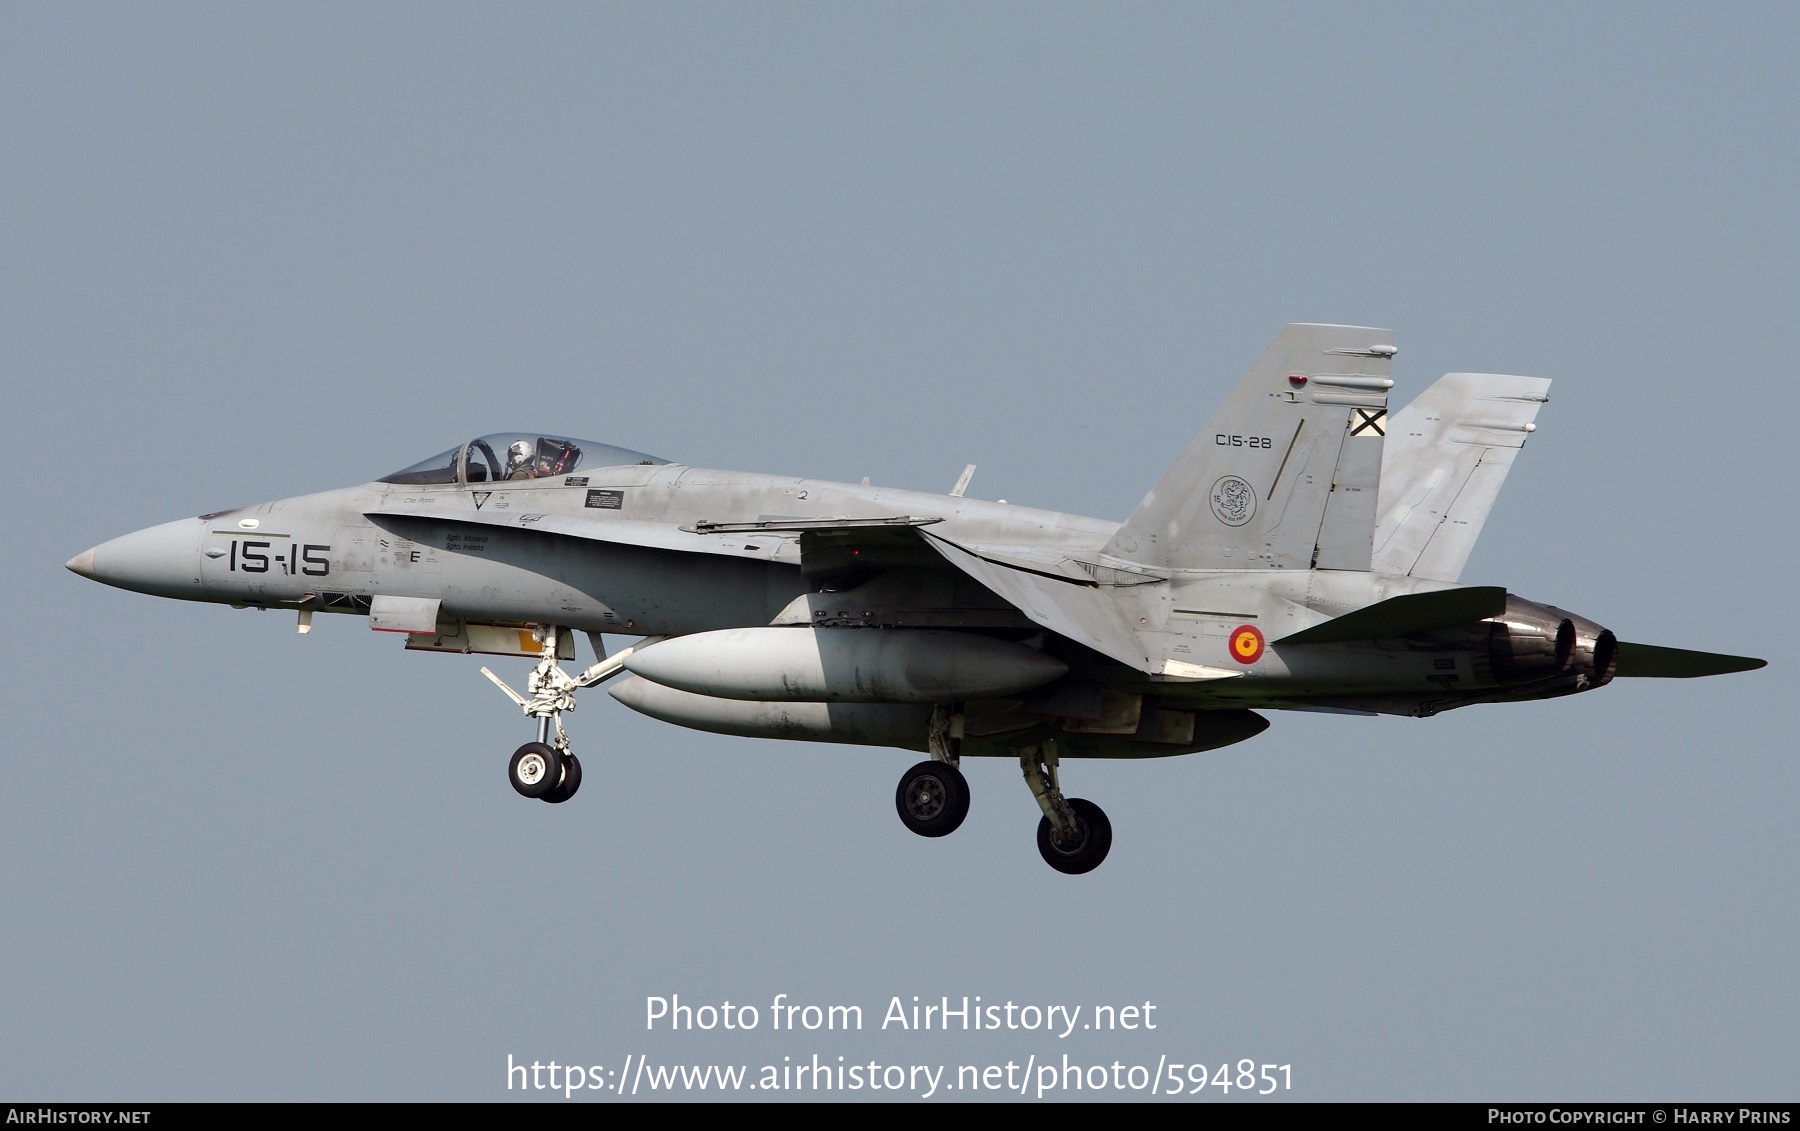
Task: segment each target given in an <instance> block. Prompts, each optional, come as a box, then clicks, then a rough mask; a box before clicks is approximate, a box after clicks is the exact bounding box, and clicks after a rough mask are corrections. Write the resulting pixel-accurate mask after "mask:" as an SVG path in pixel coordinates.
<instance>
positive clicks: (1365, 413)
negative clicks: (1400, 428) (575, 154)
mask: <svg viewBox="0 0 1800 1131" xmlns="http://www.w3.org/2000/svg"><path fill="white" fill-rule="evenodd" d="M1356 415H1357V417H1358V418H1359V419H1358V420H1357V422H1356V426H1355V427H1353V428H1351V429H1350V434H1351V435H1352V436H1360V435H1362V434H1363V433H1364V432H1373V433H1374V434H1375V435H1377V436H1385V435H1387V426H1386V425H1384V424H1382V423H1381V420H1382V418H1383V417H1385V416H1386V415H1387V409H1385V408H1359V409H1357V410H1356Z"/></svg>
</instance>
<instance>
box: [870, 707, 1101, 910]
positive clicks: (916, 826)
mask: <svg viewBox="0 0 1800 1131" xmlns="http://www.w3.org/2000/svg"><path fill="white" fill-rule="evenodd" d="M927 746H928V747H929V748H930V750H931V760H930V761H928V762H920V763H919V764H918V765H916V766H914V767H913V768H912V769H910V770H908V771H906V773H905V774H903V775H901V777H900V786H899V788H898V789H897V790H895V792H894V808H895V809H897V810H898V811H899V813H900V823H901V824H903V825H905V826H906V827H907V828H909V829H911V830H912V831H913V832H915V833H918V834H919V835H920V836H929V837H940V836H949V835H950V834H951V833H953V832H955V831H956V830H957V829H958V828H959V827H960V826H961V825H962V823H963V818H964V817H967V816H968V815H969V782H968V779H967V778H965V777H963V774H962V769H961V767H960V764H961V761H962V716H961V715H960V714H957V713H956V712H954V711H953V710H952V709H950V708H946V707H938V708H936V709H934V710H933V711H932V712H931V732H930V736H929V738H928V739H927ZM1019 768H1020V770H1022V771H1023V773H1024V775H1025V784H1026V785H1027V786H1029V787H1030V788H1031V795H1032V797H1034V798H1036V799H1037V803H1038V808H1040V809H1042V810H1043V814H1044V815H1043V817H1042V819H1040V820H1039V821H1038V829H1037V844H1038V853H1039V854H1040V855H1042V856H1043V858H1044V863H1046V864H1048V865H1050V866H1051V867H1052V868H1055V869H1056V870H1057V871H1059V872H1064V873H1067V874H1068V875H1072V876H1076V875H1080V874H1082V873H1083V872H1091V871H1093V870H1094V869H1095V868H1098V867H1099V866H1100V862H1101V861H1103V860H1105V859H1106V854H1107V853H1108V852H1109V851H1111V849H1112V822H1111V821H1109V820H1107V819H1106V813H1105V812H1104V811H1102V810H1101V808H1100V806H1098V805H1095V804H1094V803H1093V802H1092V801H1088V800H1086V799H1084V798H1080V797H1069V798H1065V797H1064V796H1063V793H1062V786H1061V784H1060V783H1059V782H1058V780H1057V768H1058V758H1057V754H1056V740H1055V739H1045V740H1044V741H1043V742H1041V743H1039V744H1038V745H1036V746H1030V747H1026V748H1025V749H1024V750H1021V751H1020V752H1019Z"/></svg>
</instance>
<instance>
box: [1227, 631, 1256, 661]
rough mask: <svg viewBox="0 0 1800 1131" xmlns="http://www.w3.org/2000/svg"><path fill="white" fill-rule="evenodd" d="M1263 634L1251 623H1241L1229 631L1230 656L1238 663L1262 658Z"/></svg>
mask: <svg viewBox="0 0 1800 1131" xmlns="http://www.w3.org/2000/svg"><path fill="white" fill-rule="evenodd" d="M1262 654H1263V634H1262V633H1261V632H1259V631H1258V630H1257V628H1256V626H1255V625H1253V624H1242V625H1239V626H1238V627H1237V628H1235V629H1233V630H1232V633H1231V658H1232V659H1234V660H1236V661H1237V662H1238V663H1240V664H1254V663H1255V662H1256V661H1258V660H1260V659H1262Z"/></svg>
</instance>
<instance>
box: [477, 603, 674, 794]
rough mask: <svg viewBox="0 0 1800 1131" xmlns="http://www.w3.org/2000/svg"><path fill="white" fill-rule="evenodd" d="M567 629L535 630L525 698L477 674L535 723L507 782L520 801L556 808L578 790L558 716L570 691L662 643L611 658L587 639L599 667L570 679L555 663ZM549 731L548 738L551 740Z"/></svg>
mask: <svg viewBox="0 0 1800 1131" xmlns="http://www.w3.org/2000/svg"><path fill="white" fill-rule="evenodd" d="M567 631H568V630H567V629H564V628H557V627H555V626H549V627H545V628H540V629H537V630H536V631H535V632H534V633H533V634H532V635H533V636H535V637H536V638H537V641H538V643H539V644H540V645H542V647H543V651H542V653H541V657H542V658H540V659H539V660H538V664H537V667H535V668H533V669H531V674H530V675H529V676H527V677H526V679H525V690H527V691H529V692H531V696H530V698H526V697H525V696H523V695H520V694H519V693H518V692H516V691H514V690H513V689H512V688H511V687H508V686H507V684H506V681H505V680H503V679H501V678H500V677H499V676H497V675H495V674H494V673H493V672H492V671H490V670H488V669H487V668H482V669H481V674H482V675H485V676H487V677H488V678H489V679H490V680H492V681H493V682H494V686H495V687H498V688H499V689H500V690H501V691H504V692H505V693H506V697H507V698H508V699H511V700H512V701H513V702H514V703H516V704H518V705H519V709H520V710H522V711H524V712H525V717H526V718H531V719H536V720H537V724H538V736H537V741H536V742H527V743H526V744H525V745H523V746H521V747H519V748H518V749H517V750H515V751H514V752H513V756H512V761H511V762H509V763H508V764H507V767H506V776H507V780H509V781H510V782H512V787H513V789H515V790H516V791H518V793H519V794H520V795H521V796H523V797H535V798H537V799H538V800H539V801H547V802H549V803H550V804H552V805H560V804H562V803H563V802H564V801H567V800H569V798H571V797H574V796H575V791H576V790H578V789H580V788H581V763H580V762H579V761H578V760H576V758H575V755H574V754H573V753H572V752H571V751H570V750H569V735H568V732H566V731H564V730H563V724H562V717H563V712H564V711H573V710H574V709H575V692H577V691H580V690H583V689H584V688H589V687H593V686H596V685H597V684H601V683H604V682H606V681H607V680H609V679H611V678H612V677H613V676H615V675H618V674H619V673H620V672H621V671H624V670H625V657H627V656H629V655H631V653H632V652H634V651H636V650H637V649H639V648H643V647H645V646H646V645H650V644H655V643H656V642H657V641H659V640H662V639H663V637H661V636H652V637H648V638H646V639H644V640H641V641H639V642H638V643H637V644H635V645H633V646H632V647H630V648H625V649H621V650H620V651H618V652H615V653H614V654H613V655H611V656H607V655H606V654H605V653H604V652H601V651H600V647H599V645H600V638H599V637H598V636H590V639H591V640H592V641H593V642H594V645H595V652H596V653H597V654H598V657H599V662H597V663H596V664H594V666H593V667H590V668H588V669H587V670H586V671H584V672H582V673H581V674H580V675H578V676H572V675H570V674H569V673H568V672H565V671H563V670H562V667H561V665H559V664H558V663H557V662H556V652H557V645H558V643H559V641H558V636H557V634H558V633H562V632H567ZM552 728H554V732H555V733H554V735H552Z"/></svg>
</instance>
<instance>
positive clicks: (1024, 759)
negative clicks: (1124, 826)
mask: <svg viewBox="0 0 1800 1131" xmlns="http://www.w3.org/2000/svg"><path fill="white" fill-rule="evenodd" d="M1057 765H1058V758H1057V755H1056V740H1055V739H1046V740H1045V741H1044V742H1043V743H1041V744H1040V745H1037V746H1029V747H1026V748H1025V749H1024V750H1021V751H1020V752H1019V768H1020V769H1021V770H1023V771H1024V773H1025V784H1026V785H1028V786H1030V787H1031V795H1032V796H1033V797H1035V798H1037V803H1038V808H1040V809H1042V810H1043V811H1044V817H1043V819H1042V820H1040V821H1039V822H1038V833H1037V842H1038V854H1039V855H1041V856H1042V857H1043V858H1044V863H1046V864H1048V865H1050V866H1051V867H1052V868H1055V869H1056V870H1057V871H1059V872H1065V873H1067V874H1069V875H1071V876H1078V875H1080V874H1082V873H1083V872H1091V871H1093V870H1094V869H1095V868H1098V867H1099V866H1100V862H1101V861H1102V860H1105V859H1106V854H1107V853H1108V852H1109V851H1111V849H1112V822H1111V821H1109V820H1107V819H1106V814H1105V813H1104V812H1103V811H1102V810H1101V808H1100V806H1098V805H1095V804H1094V803H1093V802H1092V801H1088V800H1086V799H1084V798H1080V797H1070V798H1064V797H1063V793H1062V786H1061V784H1060V783H1059V782H1058V781H1057V772H1056V771H1057Z"/></svg>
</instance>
